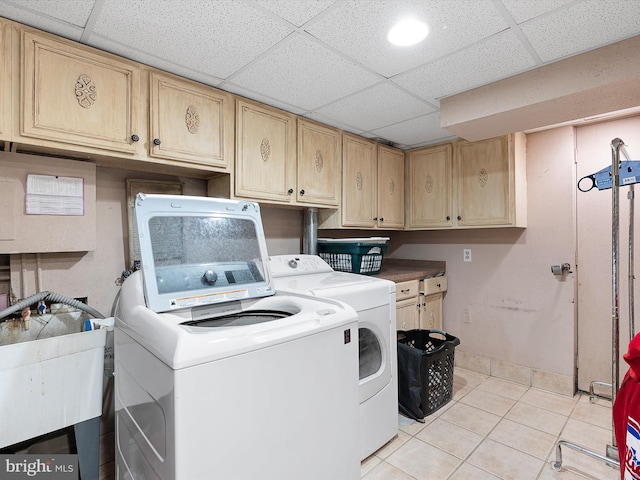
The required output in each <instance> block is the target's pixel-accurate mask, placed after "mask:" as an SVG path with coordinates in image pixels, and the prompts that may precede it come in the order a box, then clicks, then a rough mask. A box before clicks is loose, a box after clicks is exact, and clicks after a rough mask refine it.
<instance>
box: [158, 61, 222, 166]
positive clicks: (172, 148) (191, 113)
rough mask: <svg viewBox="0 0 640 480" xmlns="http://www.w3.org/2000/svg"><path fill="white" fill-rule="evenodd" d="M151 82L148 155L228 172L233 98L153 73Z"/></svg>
mask: <svg viewBox="0 0 640 480" xmlns="http://www.w3.org/2000/svg"><path fill="white" fill-rule="evenodd" d="M149 80H150V88H151V90H150V108H151V112H150V114H151V115H150V118H151V129H150V132H149V133H150V139H149V155H150V156H152V157H155V158H166V159H171V160H179V161H181V162H194V163H199V164H203V165H210V166H212V167H221V168H222V169H226V167H227V166H228V165H229V164H230V163H231V161H232V159H233V126H234V125H233V115H234V113H233V111H234V106H233V97H232V96H231V95H230V94H228V93H225V92H222V91H219V90H215V89H213V88H211V87H205V86H204V85H200V84H197V83H194V82H188V81H185V80H181V79H177V78H174V77H171V76H167V75H161V74H158V73H154V72H152V73H151V74H150V79H149Z"/></svg>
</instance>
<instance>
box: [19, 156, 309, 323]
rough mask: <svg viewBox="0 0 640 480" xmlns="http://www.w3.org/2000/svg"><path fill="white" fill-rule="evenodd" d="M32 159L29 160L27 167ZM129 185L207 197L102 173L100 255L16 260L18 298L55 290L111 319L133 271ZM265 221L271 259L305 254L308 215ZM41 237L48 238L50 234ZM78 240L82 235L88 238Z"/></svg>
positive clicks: (266, 213)
mask: <svg viewBox="0 0 640 480" xmlns="http://www.w3.org/2000/svg"><path fill="white" fill-rule="evenodd" d="M28 158H29V157H28V156H25V159H26V161H28ZM127 179H145V180H163V181H179V182H182V183H183V184H184V194H185V195H198V196H206V194H207V183H206V181H205V180H198V179H192V178H186V177H174V176H170V175H162V174H152V173H142V172H134V171H128V170H118V169H111V168H103V167H98V169H97V172H96V216H97V219H98V220H97V225H96V229H97V232H96V233H97V245H96V250H95V251H93V252H80V253H47V254H44V253H43V254H39V255H36V254H24V255H12V257H11V284H12V288H13V291H14V293H15V295H16V296H17V297H19V298H24V297H26V296H29V295H33V294H34V293H37V292H38V291H45V290H50V291H53V292H56V293H59V294H62V295H66V296H69V297H73V298H85V297H86V298H87V299H88V300H87V301H88V303H89V305H91V306H92V307H93V308H96V309H97V310H98V311H100V312H101V313H103V314H104V315H107V316H108V315H110V313H111V309H112V305H113V301H114V299H115V297H116V294H117V292H118V289H119V285H120V282H121V277H122V273H123V271H124V270H127V269H128V268H130V267H131V265H129V264H128V263H129V262H128V258H129V248H128V245H129V237H128V224H127V207H126V188H125V186H126V183H125V182H126V180H127ZM262 217H263V225H264V230H265V236H266V237H267V249H268V251H269V253H271V254H281V253H294V252H300V249H301V246H300V245H301V237H302V211H299V210H293V209H286V210H283V209H276V208H269V207H262ZM36 234H38V235H46V232H37V233H36ZM76 234H77V235H82V232H76ZM38 277H39V278H38ZM38 283H39V285H40V287H39V288H38V287H37V285H38Z"/></svg>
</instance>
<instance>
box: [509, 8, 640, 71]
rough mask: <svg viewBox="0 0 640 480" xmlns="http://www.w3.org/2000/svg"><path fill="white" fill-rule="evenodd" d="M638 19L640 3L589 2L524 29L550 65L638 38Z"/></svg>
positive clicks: (639, 25)
mask: <svg viewBox="0 0 640 480" xmlns="http://www.w3.org/2000/svg"><path fill="white" fill-rule="evenodd" d="M638 18H640V1H637V0H623V1H614V0H599V1H593V0H586V1H583V2H580V3H577V4H575V5H571V7H568V8H563V9H560V10H558V11H557V12H553V13H552V14H549V15H545V16H542V17H540V18H536V19H533V20H531V21H530V22H527V23H524V24H522V25H521V28H522V31H523V32H524V34H525V35H526V37H527V39H528V40H529V42H531V45H532V46H533V48H534V49H535V50H536V52H537V53H538V55H539V56H540V58H541V59H542V61H544V62H545V63H546V62H552V61H555V60H559V59H561V58H563V57H567V56H570V55H574V54H577V53H581V52H583V51H586V50H589V49H592V48H596V47H599V46H603V45H607V44H609V43H613V42H616V41H618V40H622V39H624V38H628V37H632V36H634V35H638V34H639V33H640V24H639V23H638Z"/></svg>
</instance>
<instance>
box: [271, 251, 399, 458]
mask: <svg viewBox="0 0 640 480" xmlns="http://www.w3.org/2000/svg"><path fill="white" fill-rule="evenodd" d="M269 261H270V270H271V273H272V275H273V277H274V282H275V283H274V284H275V286H276V288H277V289H278V290H280V291H287V292H307V293H310V294H312V295H314V296H316V297H321V298H331V299H334V300H339V301H342V302H345V303H347V304H348V305H350V306H351V307H353V308H354V309H355V310H356V312H357V313H358V337H359V340H358V342H359V379H360V380H359V385H360V387H359V389H360V393H359V398H360V458H361V459H365V458H366V457H368V456H369V455H371V454H372V453H373V452H375V451H376V450H378V449H379V448H380V447H382V446H383V445H384V444H385V443H387V442H388V441H389V440H391V439H392V438H394V437H395V436H396V435H397V434H398V383H397V382H398V379H397V356H396V355H397V343H396V308H395V304H396V294H395V284H394V283H393V282H390V281H388V280H383V279H380V278H375V277H371V276H366V275H358V274H354V273H345V272H336V271H334V270H333V269H332V268H331V267H330V266H329V265H328V264H327V263H326V262H325V261H324V260H322V259H321V258H320V257H318V256H316V255H302V254H292V255H274V256H271V257H270V258H269Z"/></svg>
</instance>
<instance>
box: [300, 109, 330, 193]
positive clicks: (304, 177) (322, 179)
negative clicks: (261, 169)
mask: <svg viewBox="0 0 640 480" xmlns="http://www.w3.org/2000/svg"><path fill="white" fill-rule="evenodd" d="M340 158H341V149H340V130H337V129H335V128H331V127H328V126H326V125H320V124H319V123H315V122H311V121H309V120H305V119H303V118H298V164H297V183H296V200H297V202H298V203H299V204H311V205H318V206H338V201H339V192H340Z"/></svg>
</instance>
